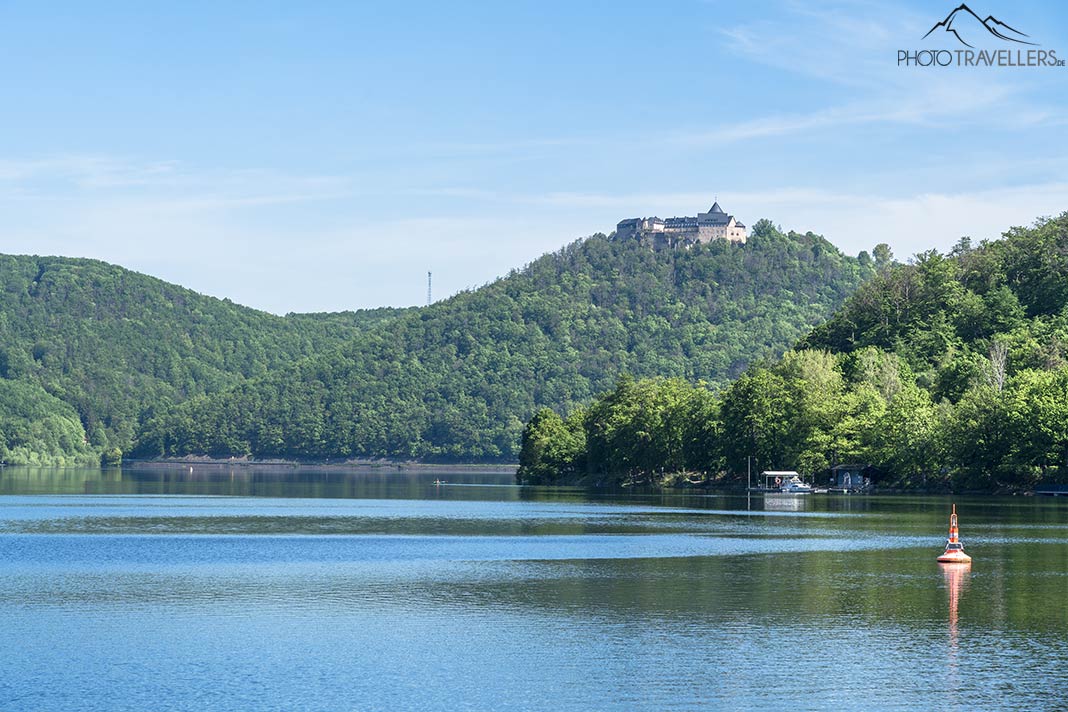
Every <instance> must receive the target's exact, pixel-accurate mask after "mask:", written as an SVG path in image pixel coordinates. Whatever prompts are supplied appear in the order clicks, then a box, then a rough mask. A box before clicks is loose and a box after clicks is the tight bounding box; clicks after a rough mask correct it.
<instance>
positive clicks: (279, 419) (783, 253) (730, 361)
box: [135, 221, 875, 460]
mask: <svg viewBox="0 0 1068 712" xmlns="http://www.w3.org/2000/svg"><path fill="white" fill-rule="evenodd" d="M874 271H875V266H874V264H873V263H872V260H871V259H870V258H869V257H868V256H867V255H866V254H862V255H861V257H860V258H852V257H847V256H845V255H843V254H841V253H840V252H839V251H838V250H837V249H836V248H835V247H834V246H833V245H831V244H830V243H828V242H827V241H826V240H824V239H823V238H821V237H819V236H817V235H813V234H811V233H809V234H805V235H799V234H795V233H789V234H782V233H781V232H780V231H779V230H777V229H776V228H775V227H774V226H773V225H771V224H770V223H769V222H767V221H761V222H759V223H758V224H757V225H756V226H755V227H754V230H753V235H752V237H751V238H750V240H749V242H748V243H747V244H745V245H735V244H731V243H729V242H726V241H714V242H713V243H711V244H709V245H702V246H696V247H694V248H692V249H690V250H680V251H662V252H654V251H652V250H650V249H648V248H646V247H643V246H642V245H640V244H639V243H638V242H636V241H632V240H614V239H610V238H607V237H605V236H603V235H599V236H594V237H591V238H588V239H584V240H580V241H578V242H575V243H573V244H571V245H569V246H568V247H566V248H564V249H562V250H561V251H559V252H556V253H553V254H549V255H546V256H544V257H542V258H540V259H538V260H536V261H535V262H534V263H532V264H531V265H529V266H528V267H526V268H525V269H523V270H522V271H517V272H513V273H512V274H510V275H508V276H507V277H505V278H502V279H500V280H498V281H496V282H493V283H492V284H489V285H487V286H485V287H483V288H481V289H478V290H475V291H471V292H466V293H462V294H459V295H457V296H455V297H453V298H451V299H449V300H446V301H444V302H441V303H438V304H435V305H433V306H431V307H427V308H424V309H419V310H416V311H413V312H410V313H407V314H404V315H402V316H400V317H398V318H396V319H394V320H392V321H391V322H390V323H389V324H388V325H382V326H379V327H372V328H370V329H368V330H367V331H365V332H364V333H362V334H360V335H359V336H357V337H355V338H352V339H351V340H349V341H348V342H347V343H346V344H344V345H343V346H342V347H340V348H336V349H332V350H330V351H328V352H326V353H322V354H320V355H318V356H314V357H312V358H308V359H305V360H302V361H299V362H297V363H295V364H293V365H291V366H287V367H283V368H281V369H280V370H277V371H274V372H271V373H267V374H266V375H263V376H260V377H258V378H254V379H250V380H247V381H244V382H242V383H240V384H239V385H237V386H235V387H232V388H228V389H226V390H225V391H223V392H220V393H217V394H215V395H209V396H205V397H199V398H194V399H192V400H190V401H188V402H186V403H184V404H181V405H179V406H177V407H174V408H171V409H169V410H167V411H165V412H159V413H158V414H157V415H155V416H154V417H152V418H149V419H147V420H146V422H145V425H144V429H143V430H142V432H141V435H140V437H139V444H138V447H137V449H136V452H135V454H136V455H138V456H141V457H159V456H176V455H178V456H180V455H187V454H208V455H213V456H244V455H252V456H254V457H258V458H272V457H282V458H315V459H323V458H331V459H333V458H365V457H392V458H424V459H437V460H514V459H515V458H516V456H517V454H518V445H519V436H520V433H521V431H522V428H523V423H524V422H525V421H526V419H527V418H529V417H530V416H531V414H533V413H534V412H535V410H536V409H537V408H538V407H540V406H551V407H553V408H558V409H562V410H565V411H566V410H569V409H572V408H574V407H576V406H577V405H579V404H582V403H586V402H588V401H589V400H590V399H592V398H593V397H594V396H595V395H596V394H598V393H600V392H601V391H604V390H605V389H607V388H610V387H611V386H612V384H613V383H614V382H615V379H616V377H617V376H618V375H619V374H621V373H630V374H634V375H636V376H645V375H662V376H679V377H683V378H688V379H703V380H707V381H710V382H713V383H724V382H727V381H728V380H729V379H731V378H733V377H734V376H737V375H738V374H739V373H741V372H742V371H743V370H744V369H745V368H746V366H747V365H748V364H749V363H750V362H752V361H754V360H755V359H758V358H760V357H762V356H765V355H768V354H778V353H781V352H782V351H783V350H784V349H786V348H788V347H789V346H790V345H792V344H793V343H794V342H795V341H796V339H797V338H798V337H800V336H801V335H803V334H804V333H806V332H807V331H808V330H809V329H811V328H812V326H813V325H815V324H817V323H818V322H820V321H821V320H822V319H824V318H825V317H826V316H827V315H828V314H830V313H831V312H832V311H833V310H834V309H835V308H836V307H838V306H839V305H840V304H841V303H842V302H843V300H844V299H845V298H846V297H847V296H848V295H849V294H851V293H852V292H853V291H854V290H855V289H856V288H857V286H858V285H859V284H861V283H862V282H863V281H864V280H865V279H866V278H868V277H870V276H871V275H872V274H873V273H874Z"/></svg>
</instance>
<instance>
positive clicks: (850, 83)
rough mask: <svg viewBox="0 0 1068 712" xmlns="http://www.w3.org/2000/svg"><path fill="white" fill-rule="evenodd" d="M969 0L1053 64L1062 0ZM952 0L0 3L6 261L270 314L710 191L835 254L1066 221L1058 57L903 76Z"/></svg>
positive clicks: (443, 282) (498, 266)
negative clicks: (825, 241) (119, 277)
mask: <svg viewBox="0 0 1068 712" xmlns="http://www.w3.org/2000/svg"><path fill="white" fill-rule="evenodd" d="M969 4H970V6H971V7H972V8H973V9H975V10H976V12H978V13H979V14H980V15H982V16H985V15H987V14H993V15H995V16H997V17H998V18H999V19H1001V20H1003V21H1005V22H1008V23H1009V24H1011V25H1012V26H1013V27H1016V28H1017V29H1020V30H1022V31H1024V32H1027V33H1028V34H1030V35H1031V37H1032V38H1033V39H1034V40H1035V41H1036V42H1037V43H1038V44H1039V45H1041V47H1042V48H1043V49H1052V50H1056V51H1057V52H1058V54H1059V55H1060V56H1061V57H1062V58H1068V6H1065V4H1064V3H1059V2H1044V3H1040V2H1022V3H1013V2H1007V1H1004V0H974V2H970V3H969ZM955 5H956V3H954V2H935V1H932V0H923V1H922V2H919V1H917V2H889V1H880V0H835V1H826V2H824V1H822V0H814V1H812V2H803V3H802V2H793V1H788V0H767V1H766V2H752V3H739V2H719V1H718V0H706V1H703V2H702V1H697V0H685V1H684V0H670V1H667V2H655V3H654V2H649V3H628V2H588V3H583V2H548V1H542V2H508V3H498V2H480V3H465V2H461V3H441V2H435V3H425V4H424V3H418V2H409V3H404V4H392V3H390V4H386V3H375V4H371V3H367V4H363V3H355V2H336V3H334V2H317V3H290V2H230V3H219V2H211V3H208V2H184V3H162V2H125V3H116V2H105V1H101V2H97V3H91V4H90V3H69V4H64V3H52V4H44V3H38V2H10V1H7V2H5V1H3V0H0V60H2V62H3V66H4V67H6V68H7V71H6V72H5V73H4V75H3V80H2V81H3V90H4V91H3V95H2V96H3V111H2V112H0V251H2V252H7V253H35V254H62V255H70V256H83V257H94V258H98V259H103V260H107V261H109V262H115V263H118V264H122V265H124V266H126V267H130V268H132V269H136V270H138V271H142V272H147V273H149V274H153V275H156V276H159V277H161V278H163V279H166V280H168V281H172V282H177V283H180V284H182V285H184V286H188V287H190V288H192V289H196V290H197V291H201V292H205V293H207V294H211V295H214V296H218V297H229V298H231V299H233V300H234V301H236V302H239V303H242V304H247V305H249V306H253V307H257V308H261V309H265V310H268V311H272V312H275V313H286V312H289V311H320V310H341V309H354V308H361V307H373V306H379V305H409V304H418V303H421V302H422V301H424V300H425V289H426V287H425V279H426V271H427V270H433V272H434V283H435V297H443V296H446V295H447V294H450V293H454V292H456V291H457V290H460V289H464V288H468V287H474V286H478V285H480V284H483V283H485V282H488V281H491V280H492V279H494V278H496V277H498V276H500V275H502V274H505V273H506V272H507V271H508V270H509V269H511V268H513V267H518V266H522V265H523V264H525V263H527V262H529V261H531V260H532V259H534V258H536V257H538V256H539V255H541V254H543V253H544V252H547V251H551V250H555V249H557V248H559V247H560V246H562V245H564V244H566V243H568V242H570V241H572V240H574V239H576V238H578V237H581V236H584V235H588V234H591V233H593V232H598V231H603V232H608V231H610V230H611V229H613V227H614V225H615V223H616V222H617V221H618V220H620V219H622V218H624V217H630V216H638V215H653V214H656V215H660V216H661V217H668V216H671V215H692V214H695V213H696V212H697V211H699V210H705V209H707V208H708V206H709V205H710V204H711V202H712V199H713V198H714V197H716V198H718V199H719V201H720V203H721V204H723V206H724V207H725V208H726V209H727V210H728V211H729V212H732V213H734V214H735V215H737V216H738V217H739V219H741V220H743V221H744V222H747V223H750V224H752V223H753V222H755V221H756V220H757V219H758V218H761V217H768V218H771V219H772V220H774V221H775V222H777V223H779V224H781V225H782V226H783V227H784V228H787V229H796V230H799V231H805V230H812V231H814V232H818V233H822V234H824V235H826V236H827V237H828V238H829V239H830V240H832V241H833V242H834V243H835V244H837V245H838V246H839V247H841V248H842V249H843V250H845V251H847V252H850V253H853V254H855V253H857V252H859V251H860V250H862V249H870V248H871V247H872V246H873V245H874V244H876V243H878V242H888V243H889V244H890V245H891V246H892V247H893V249H894V251H895V253H896V255H897V256H898V257H900V258H905V257H908V256H909V255H911V254H913V253H915V252H918V251H921V250H925V249H928V248H930V247H936V248H939V249H942V250H945V249H948V248H949V247H950V246H951V245H952V244H953V243H954V242H955V241H956V240H957V239H958V238H959V237H960V236H961V235H970V236H972V237H973V238H975V239H981V238H992V237H997V236H998V235H999V234H1000V232H1001V231H1003V230H1004V229H1006V228H1008V227H1009V226H1011V225H1021V224H1029V223H1030V222H1032V221H1033V220H1034V219H1035V218H1036V217H1039V216H1041V215H1050V214H1057V213H1060V212H1062V211H1064V210H1068V160H1066V159H1068V155H1066V154H1068V140H1066V139H1065V136H1066V135H1068V126H1066V124H1068V119H1066V118H1065V117H1066V116H1068V112H1066V108H1068V107H1066V104H1068V92H1066V88H1068V69H1065V68H1042V69H1032V68H1027V69H1025V68H965V69H955V68H937V69H917V68H902V67H898V66H897V65H896V55H897V50H898V49H912V50H916V49H937V48H940V47H948V44H947V41H946V39H945V38H944V37H943V38H941V39H935V38H929V39H928V40H922V39H921V38H922V37H923V34H924V33H925V32H927V30H928V29H930V28H931V26H932V25H933V24H934V23H935V22H936V21H938V20H941V19H942V18H944V17H945V16H946V15H947V14H948V13H949V11H951V10H952V9H953V7H954V6H955ZM994 41H995V42H997V43H998V44H996V45H990V46H989V47H990V48H991V49H1003V48H1006V45H1005V44H1004V43H1001V42H1000V41H997V40H994Z"/></svg>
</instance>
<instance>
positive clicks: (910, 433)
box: [519, 213, 1068, 491]
mask: <svg viewBox="0 0 1068 712" xmlns="http://www.w3.org/2000/svg"><path fill="white" fill-rule="evenodd" d="M882 261H883V262H884V263H885V262H886V260H885V259H884V260H882ZM565 415H566V416H567V417H566V418H565V417H561V414H560V412H559V411H558V412H553V411H551V410H547V409H546V410H542V411H539V412H538V413H537V414H536V415H535V416H534V417H533V418H532V419H531V420H530V421H529V423H528V424H527V426H526V428H525V430H524V434H523V448H522V453H521V458H520V462H521V467H520V471H519V478H520V481H522V482H531V483H559V482H575V481H591V480H592V481H598V482H602V483H618V482H621V481H626V480H637V481H644V482H649V481H663V480H662V478H663V476H664V473H665V472H668V473H670V472H675V473H695V472H702V473H704V474H705V476H706V477H707V478H708V479H711V480H717V481H730V480H733V481H735V482H738V481H745V473H746V464H747V460H748V459H749V458H750V457H752V458H753V459H754V460H755V467H756V468H757V469H758V470H759V469H760V468H767V469H797V470H799V471H801V472H803V473H805V474H808V475H812V476H816V477H819V478H820V480H821V481H822V480H823V478H825V477H826V476H827V468H828V466H830V465H834V464H841V463H869V464H873V465H875V467H876V469H875V471H874V476H875V477H876V478H877V479H878V480H879V481H880V484H882V485H884V486H886V485H890V486H898V487H924V488H939V489H942V488H945V489H954V490H968V489H975V490H985V491H991V490H995V491H1008V490H1026V489H1028V488H1031V487H1035V486H1037V485H1041V484H1060V485H1064V484H1068V213H1065V214H1063V215H1061V216H1060V217H1058V218H1056V219H1053V220H1040V221H1038V222H1037V223H1036V224H1035V225H1034V226H1033V227H1031V228H1026V229H1025V228H1013V229H1011V230H1009V231H1008V232H1007V233H1005V235H1004V237H1003V239H1001V240H997V241H993V242H983V243H981V244H979V245H977V246H973V245H972V244H971V243H970V241H969V240H967V239H962V240H961V241H960V242H959V243H958V244H957V246H956V247H955V248H954V249H953V250H952V251H951V252H950V253H949V254H948V255H941V254H939V253H938V252H935V251H930V252H925V253H922V254H920V255H917V256H916V257H915V258H914V259H913V260H912V261H911V262H910V263H909V264H884V265H883V266H882V269H880V271H879V274H878V275H877V276H876V277H875V278H874V279H872V280H870V281H868V282H867V283H866V284H864V285H863V286H861V287H860V289H859V290H857V292H856V293H855V294H854V295H853V296H851V297H850V298H849V299H848V300H847V301H846V303H845V304H844V305H843V306H842V307H841V308H840V309H838V310H837V311H836V312H835V313H834V315H833V316H832V317H831V318H830V319H828V320H827V321H826V322H825V323H823V324H821V325H819V326H817V327H816V328H815V329H814V330H813V331H812V332H811V333H810V334H808V335H807V336H806V337H805V338H804V339H802V340H801V341H800V343H799V344H798V346H797V348H796V349H795V350H792V351H790V352H788V353H787V354H785V355H784V356H783V358H781V359H777V360H774V361H765V362H760V363H756V364H754V365H753V366H751V367H750V368H749V369H747V370H746V372H745V373H744V374H742V375H741V377H740V378H738V379H737V380H735V381H734V382H733V383H731V384H730V385H729V386H728V387H727V388H725V389H723V390H722V391H721V392H714V391H712V390H710V389H708V388H705V387H702V386H701V385H700V384H694V383H692V382H686V381H683V380H669V379H645V380H640V381H634V380H632V379H621V380H620V381H619V382H618V383H617V384H616V387H615V389H614V390H613V391H611V392H609V393H606V394H605V395H604V396H602V397H600V398H598V399H597V400H596V401H595V402H593V403H592V404H591V405H590V406H589V407H588V408H586V409H581V410H578V411H571V412H568V413H565Z"/></svg>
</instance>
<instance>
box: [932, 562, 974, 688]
mask: <svg viewBox="0 0 1068 712" xmlns="http://www.w3.org/2000/svg"><path fill="white" fill-rule="evenodd" d="M938 567H939V568H940V569H942V578H943V579H944V580H945V583H946V595H947V596H948V597H949V654H948V665H947V668H946V670H947V673H948V678H949V681H948V682H949V690H950V691H951V692H955V691H957V690H959V689H960V670H959V665H960V660H959V657H960V631H959V630H958V628H957V621H958V617H959V611H958V608H959V605H960V597H961V596H962V595H963V594H964V592H965V591H966V590H967V589H968V582H969V579H970V577H971V572H972V565H971V562H967V563H963V564H960V563H951V564H944V563H940V564H938Z"/></svg>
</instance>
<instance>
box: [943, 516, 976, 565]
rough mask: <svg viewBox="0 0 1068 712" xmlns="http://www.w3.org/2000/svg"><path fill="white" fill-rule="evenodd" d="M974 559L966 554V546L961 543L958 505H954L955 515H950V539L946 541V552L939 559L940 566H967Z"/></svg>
mask: <svg viewBox="0 0 1068 712" xmlns="http://www.w3.org/2000/svg"><path fill="white" fill-rule="evenodd" d="M971 560H972V557H970V556H968V555H967V554H965V553H964V544H962V543H961V541H960V532H959V531H958V529H957V505H955V504H954V505H953V513H952V514H950V515H949V539H948V540H947V541H946V551H945V553H943V554H942V555H941V556H939V557H938V563H940V564H967V563H970V562H971Z"/></svg>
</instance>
